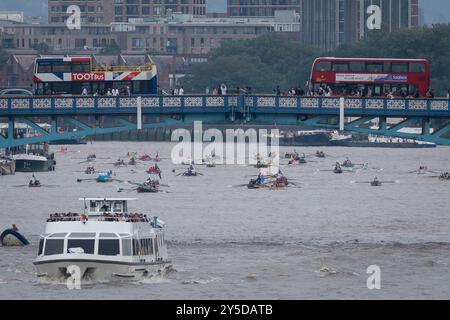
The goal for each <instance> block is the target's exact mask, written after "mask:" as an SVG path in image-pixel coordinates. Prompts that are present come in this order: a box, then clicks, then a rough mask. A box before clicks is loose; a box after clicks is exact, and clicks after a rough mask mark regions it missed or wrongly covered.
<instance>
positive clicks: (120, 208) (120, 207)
mask: <svg viewBox="0 0 450 320" xmlns="http://www.w3.org/2000/svg"><path fill="white" fill-rule="evenodd" d="M114 212H117V213H120V212H123V204H122V202H114Z"/></svg>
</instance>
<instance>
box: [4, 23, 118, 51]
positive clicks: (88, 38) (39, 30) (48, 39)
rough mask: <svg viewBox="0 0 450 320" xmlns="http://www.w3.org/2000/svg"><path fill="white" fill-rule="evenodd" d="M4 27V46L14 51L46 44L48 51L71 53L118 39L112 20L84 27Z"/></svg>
mask: <svg viewBox="0 0 450 320" xmlns="http://www.w3.org/2000/svg"><path fill="white" fill-rule="evenodd" d="M2 30H3V32H2V34H1V39H0V40H1V45H2V47H3V48H5V49H12V51H14V52H21V51H29V50H35V49H37V48H39V47H41V48H42V45H43V44H44V46H45V47H47V48H48V49H49V51H52V52H62V53H69V52H71V51H76V50H94V49H95V48H104V47H107V46H109V45H111V44H112V43H113V42H115V41H116V40H117V37H116V35H115V34H112V33H111V26H110V25H109V24H108V25H100V24H98V25H90V26H85V27H83V28H81V30H69V29H68V28H67V26H66V25H65V24H59V25H54V24H46V25H44V24H37V25H34V24H33V25H29V24H12V25H9V26H3V27H2Z"/></svg>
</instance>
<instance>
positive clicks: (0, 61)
mask: <svg viewBox="0 0 450 320" xmlns="http://www.w3.org/2000/svg"><path fill="white" fill-rule="evenodd" d="M9 56H10V54H9V53H8V52H6V51H5V50H4V49H2V48H0V65H4V64H5V63H6V61H7V60H8V58H9Z"/></svg>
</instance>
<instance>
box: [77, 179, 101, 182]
mask: <svg viewBox="0 0 450 320" xmlns="http://www.w3.org/2000/svg"><path fill="white" fill-rule="evenodd" d="M83 181H97V179H77V182H83Z"/></svg>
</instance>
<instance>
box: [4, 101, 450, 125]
mask: <svg viewBox="0 0 450 320" xmlns="http://www.w3.org/2000/svg"><path fill="white" fill-rule="evenodd" d="M137 99H138V98H137V97H33V98H0V116H15V115H30V116H32V115H62V114H112V113H113V114H135V113H136V106H137ZM344 101H345V113H346V115H360V116H363V115H376V116H382V115H384V116H430V117H448V116H450V103H449V102H450V100H447V99H432V100H431V99H383V98H351V97H349V98H345V100H344ZM339 103H340V101H339V98H334V97H330V98H325V97H290V96H286V97H285V96H143V97H142V113H143V114H173V113H205V112H207V113H224V112H225V113H227V112H234V111H237V112H252V113H268V114H273V113H278V114H304V115H308V114H311V115H314V114H327V115H338V114H339ZM199 120H201V119H199Z"/></svg>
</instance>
